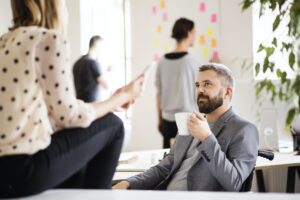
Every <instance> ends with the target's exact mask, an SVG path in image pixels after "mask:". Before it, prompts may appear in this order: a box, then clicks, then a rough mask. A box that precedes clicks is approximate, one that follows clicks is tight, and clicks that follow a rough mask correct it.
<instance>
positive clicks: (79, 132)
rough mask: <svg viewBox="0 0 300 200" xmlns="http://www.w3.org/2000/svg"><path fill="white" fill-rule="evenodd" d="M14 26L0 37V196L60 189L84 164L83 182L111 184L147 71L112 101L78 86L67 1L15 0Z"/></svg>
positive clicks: (96, 185)
mask: <svg viewBox="0 0 300 200" xmlns="http://www.w3.org/2000/svg"><path fill="white" fill-rule="evenodd" d="M11 6H12V11H13V26H12V27H11V28H10V31H9V32H8V33H6V34H4V35H3V36H2V37H1V38H0V47H1V48H0V60H1V65H0V70H1V71H0V77H1V78H0V95H1V97H0V127H1V130H0V177H1V178H0V198H3V197H4V198H6V197H20V196H27V195H32V194H36V193H39V192H42V191H45V190H47V189H50V188H54V187H56V186H57V185H59V184H61V183H62V182H64V181H66V180H67V179H68V178H69V177H71V176H72V175H73V174H75V173H76V172H78V171H80V170H81V169H82V168H83V167H86V168H85V169H86V170H85V176H84V180H82V182H81V183H78V187H80V188H111V180H112V176H113V174H114V172H115V168H116V165H117V161H118V158H119V154H120V151H121V146H122V142H123V135H124V128H123V124H122V122H121V120H120V119H119V118H118V117H116V116H115V115H114V114H111V113H110V112H111V111H113V110H114V109H116V108H118V107H122V105H123V107H127V106H128V105H129V104H130V103H128V102H132V101H133V100H134V99H136V98H137V97H138V96H139V95H140V93H141V90H142V84H143V79H144V78H143V76H140V77H139V78H137V79H136V80H134V81H132V82H131V83H129V84H128V85H126V86H124V87H122V88H120V89H119V90H118V91H117V92H115V93H114V94H113V95H112V96H111V97H110V98H109V99H108V100H106V101H103V102H93V103H84V102H82V101H80V100H77V99H76V98H75V96H74V92H73V90H72V88H73V86H72V79H71V73H70V69H69V50H68V45H69V43H68V41H67V40H66V39H65V37H64V36H63V34H64V33H65V32H64V31H65V28H66V24H67V16H66V13H67V10H66V5H65V1H64V0H51V1H49V0H22V1H19V0H12V1H11Z"/></svg>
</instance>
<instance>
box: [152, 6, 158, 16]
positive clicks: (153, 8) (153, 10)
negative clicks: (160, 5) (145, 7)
mask: <svg viewBox="0 0 300 200" xmlns="http://www.w3.org/2000/svg"><path fill="white" fill-rule="evenodd" d="M151 10H152V14H153V15H155V14H156V13H157V8H156V6H152V9H151Z"/></svg>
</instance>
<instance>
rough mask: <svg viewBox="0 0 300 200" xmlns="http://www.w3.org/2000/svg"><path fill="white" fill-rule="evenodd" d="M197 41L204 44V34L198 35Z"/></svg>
mask: <svg viewBox="0 0 300 200" xmlns="http://www.w3.org/2000/svg"><path fill="white" fill-rule="evenodd" d="M199 43H200V44H201V45H204V44H205V36H204V35H200V37H199Z"/></svg>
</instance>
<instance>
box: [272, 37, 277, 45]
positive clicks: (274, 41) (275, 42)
mask: <svg viewBox="0 0 300 200" xmlns="http://www.w3.org/2000/svg"><path fill="white" fill-rule="evenodd" d="M272 44H273V45H274V46H275V47H277V38H276V37H274V38H273V41H272Z"/></svg>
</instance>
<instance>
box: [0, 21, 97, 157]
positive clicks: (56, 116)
mask: <svg viewBox="0 0 300 200" xmlns="http://www.w3.org/2000/svg"><path fill="white" fill-rule="evenodd" d="M0 61H1V62H0V156H4V155H11V154H33V153H35V152H37V151H39V150H41V149H44V148H46V147H47V146H48V145H49V144H50V142H51V134H53V133H54V132H55V131H58V130H60V129H63V128H67V127H87V126H89V125H90V123H91V122H92V121H93V120H95V118H96V113H95V111H94V110H93V108H92V107H91V106H90V105H89V104H85V103H84V102H82V101H80V100H77V99H76V97H75V96H74V91H73V79H72V77H71V69H70V64H69V48H68V42H67V41H66V40H65V38H63V37H62V36H61V35H60V34H59V33H58V32H56V31H54V30H48V29H43V28H40V27H34V26H32V27H20V28H18V29H15V30H13V31H10V32H8V33H6V34H4V35H3V36H1V37H0Z"/></svg>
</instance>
